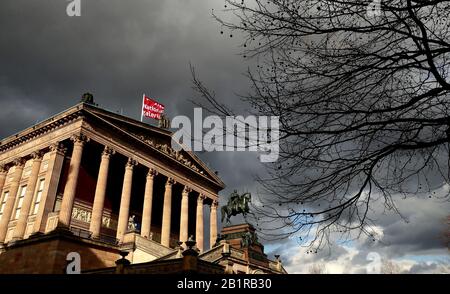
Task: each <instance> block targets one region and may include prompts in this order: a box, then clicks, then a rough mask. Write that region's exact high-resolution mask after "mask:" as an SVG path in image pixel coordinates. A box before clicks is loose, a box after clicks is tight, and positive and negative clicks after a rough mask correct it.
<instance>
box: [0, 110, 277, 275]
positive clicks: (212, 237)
mask: <svg viewBox="0 0 450 294" xmlns="http://www.w3.org/2000/svg"><path fill="white" fill-rule="evenodd" d="M3 127H5V126H3ZM224 187H225V185H224V183H223V182H222V181H221V180H220V179H219V177H218V176H217V173H215V172H213V171H211V170H210V168H209V167H208V166H206V165H205V164H204V163H203V162H202V161H201V160H200V159H199V158H198V157H197V156H196V155H195V154H194V153H193V152H189V151H184V150H182V151H179V152H177V151H175V150H173V149H172V148H171V132H170V131H169V130H168V129H164V128H159V127H155V126H151V125H148V124H146V123H142V122H140V121H137V120H134V119H131V118H128V117H125V116H122V115H119V114H116V113H113V112H110V111H107V110H104V109H101V108H99V107H97V106H96V105H95V104H93V103H85V102H82V103H79V104H77V105H75V106H73V107H71V108H69V109H67V110H65V111H63V112H61V113H59V114H57V115H55V116H52V117H50V118H48V119H46V120H44V121H42V122H40V123H38V124H36V125H34V126H32V127H29V128H28V129H26V130H24V131H21V132H19V133H17V134H15V135H12V136H10V137H8V138H5V139H3V140H1V141H0V273H64V272H65V270H66V265H67V263H68V261H67V259H66V257H67V255H68V254H69V253H70V252H77V253H78V254H79V255H80V257H81V269H82V271H85V272H110V273H111V272H118V271H119V265H120V271H119V272H129V273H135V272H142V273H146V272H148V273H172V272H183V271H184V270H186V264H190V265H191V268H190V270H191V271H198V272H205V273H222V272H227V273H285V270H284V268H283V267H282V264H281V261H280V259H279V257H278V256H277V257H276V259H275V260H270V259H269V258H268V257H267V256H266V254H264V247H263V246H262V244H260V243H259V242H255V243H254V244H251V245H250V246H245V247H244V246H243V245H242V244H241V243H242V242H238V241H239V239H240V238H241V236H242V234H244V233H247V232H251V233H255V229H254V228H253V227H252V226H251V225H248V224H244V225H237V226H230V227H225V228H224V229H223V231H222V232H221V233H220V234H218V222H217V217H218V215H217V214H218V213H217V210H218V202H219V194H218V193H219V192H220V191H221V190H222V189H224ZM205 220H208V221H207V222H206V221H205ZM191 236H192V237H191ZM218 236H221V238H218ZM189 237H191V241H192V240H195V245H192V244H194V243H193V242H191V243H189V246H187V245H186V244H185V242H186V241H187V240H188V239H189ZM193 246H194V248H193ZM188 247H189V248H188ZM124 252H125V253H124ZM189 252H190V253H189ZM192 252H194V254H192ZM185 253H186V254H185ZM188 253H189V254H188ZM120 255H122V259H121V258H120ZM188 257H189V258H194V259H195V260H196V262H195V263H192V262H190V263H189V262H184V263H183V258H184V259H186V258H188ZM124 259H126V262H120V261H121V260H122V261H123V260H124ZM118 261H119V262H118ZM183 264H184V265H183ZM193 264H195V266H194V268H192V265H193ZM124 266H125V270H124Z"/></svg>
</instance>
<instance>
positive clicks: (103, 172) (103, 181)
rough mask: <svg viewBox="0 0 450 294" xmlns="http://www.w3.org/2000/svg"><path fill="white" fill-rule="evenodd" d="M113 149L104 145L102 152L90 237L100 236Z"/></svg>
mask: <svg viewBox="0 0 450 294" xmlns="http://www.w3.org/2000/svg"><path fill="white" fill-rule="evenodd" d="M112 154H114V150H112V149H111V148H109V147H108V146H105V149H104V150H103V153H102V161H101V163H100V169H99V171H98V176H97V186H96V188H95V196H94V204H93V205H92V217H91V223H90V225H89V231H90V232H91V233H92V235H91V237H92V238H98V237H99V236H100V229H101V227H102V217H103V206H104V204H105V196H106V186H107V184H108V171H109V161H110V158H111V155H112Z"/></svg>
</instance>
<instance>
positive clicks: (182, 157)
mask: <svg viewBox="0 0 450 294" xmlns="http://www.w3.org/2000/svg"><path fill="white" fill-rule="evenodd" d="M84 110H85V111H86V112H87V113H89V114H91V115H93V116H95V117H97V118H100V119H102V120H103V121H105V122H107V123H108V124H109V125H110V126H112V127H114V128H116V129H118V130H121V131H122V133H126V134H127V135H128V136H130V137H132V138H134V139H135V140H139V141H141V142H142V143H144V144H146V145H148V146H149V147H151V148H152V149H154V150H156V151H158V152H160V153H161V154H162V155H164V156H167V157H168V158H170V159H173V160H175V161H176V162H177V163H178V164H180V165H181V166H183V167H184V168H187V169H190V170H191V171H193V172H195V173H198V174H199V175H200V176H203V177H206V178H207V179H209V180H210V181H213V182H214V183H215V184H216V185H218V186H219V187H222V188H224V187H225V185H224V183H223V182H222V181H221V180H220V178H219V177H218V176H217V175H216V174H215V173H214V172H213V171H211V170H210V169H209V168H208V167H207V166H206V165H205V164H204V163H203V162H202V161H201V160H200V159H199V158H198V157H197V156H196V155H195V154H194V153H193V152H191V151H186V150H180V151H176V150H174V149H173V148H172V147H171V139H172V137H171V136H172V132H170V131H169V130H166V129H161V128H158V127H155V126H151V125H148V124H145V123H142V122H140V121H137V120H134V119H130V118H128V117H124V116H121V115H118V114H115V113H112V112H108V111H105V110H103V109H99V108H97V107H92V106H85V107H84Z"/></svg>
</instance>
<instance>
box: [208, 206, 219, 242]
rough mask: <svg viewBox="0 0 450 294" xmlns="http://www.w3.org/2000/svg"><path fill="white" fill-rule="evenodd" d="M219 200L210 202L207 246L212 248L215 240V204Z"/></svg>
mask: <svg viewBox="0 0 450 294" xmlns="http://www.w3.org/2000/svg"><path fill="white" fill-rule="evenodd" d="M218 205H219V202H217V201H216V200H214V201H213V203H212V204H211V214H210V217H209V218H210V222H209V224H210V227H209V236H210V238H209V246H210V247H211V248H212V247H213V246H214V244H215V243H216V240H217V206H218Z"/></svg>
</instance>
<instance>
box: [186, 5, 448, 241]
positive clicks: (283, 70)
mask: <svg viewBox="0 0 450 294" xmlns="http://www.w3.org/2000/svg"><path fill="white" fill-rule="evenodd" d="M225 2H226V5H225V10H224V11H223V12H220V14H219V15H218V14H217V13H214V16H215V17H216V19H217V21H218V22H219V23H220V24H221V26H222V33H225V31H226V35H228V32H230V33H229V34H230V35H233V36H236V35H241V36H243V44H242V46H243V51H242V55H243V57H244V58H246V59H249V58H252V60H255V61H256V65H255V66H256V67H255V68H251V69H249V71H248V77H249V79H250V81H251V84H252V92H251V94H249V95H246V96H245V97H243V98H242V99H243V100H244V101H245V102H247V103H249V105H251V106H252V108H253V109H254V112H255V113H257V114H260V115H275V116H279V117H280V126H281V129H280V159H279V161H278V162H276V163H275V164H269V165H268V173H269V176H268V177H267V178H261V179H259V180H260V183H261V185H262V186H263V187H264V188H265V191H266V193H265V195H264V196H262V197H261V202H262V204H263V205H262V206H260V207H258V208H257V209H258V213H259V215H260V216H261V217H262V218H261V222H260V224H261V226H263V224H265V223H269V224H270V226H266V227H265V230H264V231H265V233H266V238H270V237H272V238H284V237H288V236H290V235H292V234H296V233H304V232H310V231H311V232H312V231H314V232H317V233H316V234H315V235H314V238H313V239H312V243H311V244H316V245H317V246H321V245H322V244H324V243H325V244H326V242H325V241H327V240H329V236H330V234H333V233H334V232H337V233H343V234H347V233H349V232H351V231H352V230H356V231H357V232H359V233H364V234H367V235H369V236H372V233H373V231H372V230H371V229H370V228H371V225H373V218H372V217H371V216H370V213H369V212H370V210H371V204H372V203H373V201H374V200H377V199H381V200H382V201H384V203H385V207H386V209H390V210H394V211H397V210H396V207H395V203H394V201H393V200H392V196H393V195H395V194H400V195H404V196H409V195H416V196H419V195H426V197H429V195H430V193H431V191H432V190H434V189H435V188H437V187H438V186H439V185H442V183H443V182H448V180H449V175H448V143H449V135H450V128H449V127H450V101H449V96H448V95H449V91H450V81H449V70H450V68H449V58H450V55H449V53H450V44H449V36H450V35H449V30H450V21H449V18H448V15H449V14H450V1H443V0H429V1H425V0H383V1H381V5H380V7H373V3H372V2H373V1H372V0H370V1H364V0H347V1H340V0H335V1H334V0H329V1H326V0H323V1H321V0H304V1H298V0H264V1H263V0H253V1H248V0H245V1H244V0H229V1H225ZM375 2H376V1H375ZM375 2H374V3H375ZM371 4H372V5H371ZM372 8H374V9H375V10H372ZM378 8H379V10H378ZM227 19H229V20H227ZM233 32H234V34H233ZM193 80H194V88H195V89H196V90H197V91H198V92H199V93H200V94H201V95H200V96H201V97H203V98H204V99H205V100H202V101H203V102H199V103H200V104H202V105H204V106H205V107H207V108H208V109H209V110H210V111H213V112H215V113H217V114H221V115H231V114H233V113H232V111H231V110H230V109H231V106H230V105H226V103H222V102H220V99H218V98H217V97H216V96H215V95H214V94H213V93H211V92H210V91H208V89H207V88H206V87H205V86H204V85H203V84H202V82H201V81H200V80H199V78H197V77H196V76H195V74H194V75H193ZM205 101H206V103H205ZM427 193H428V194H427ZM430 197H431V196H430ZM418 209H420V208H418ZM280 220H282V221H281V224H280V225H278V226H275V225H274V224H275V223H280ZM276 221H278V222H276ZM308 241H311V239H308Z"/></svg>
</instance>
